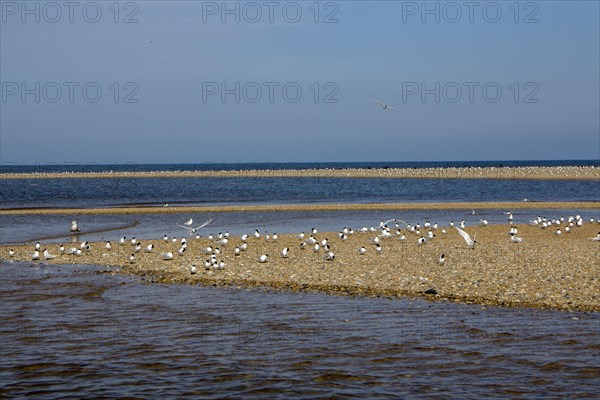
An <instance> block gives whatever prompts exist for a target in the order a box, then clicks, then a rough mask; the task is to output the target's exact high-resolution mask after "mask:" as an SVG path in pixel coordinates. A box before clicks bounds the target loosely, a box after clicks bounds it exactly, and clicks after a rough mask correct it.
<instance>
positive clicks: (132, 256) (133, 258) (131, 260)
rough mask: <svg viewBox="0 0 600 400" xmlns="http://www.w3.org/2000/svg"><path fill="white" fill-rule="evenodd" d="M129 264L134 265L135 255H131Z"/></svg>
mask: <svg viewBox="0 0 600 400" xmlns="http://www.w3.org/2000/svg"><path fill="white" fill-rule="evenodd" d="M129 263H130V264H134V263H135V254H132V255H130V256H129Z"/></svg>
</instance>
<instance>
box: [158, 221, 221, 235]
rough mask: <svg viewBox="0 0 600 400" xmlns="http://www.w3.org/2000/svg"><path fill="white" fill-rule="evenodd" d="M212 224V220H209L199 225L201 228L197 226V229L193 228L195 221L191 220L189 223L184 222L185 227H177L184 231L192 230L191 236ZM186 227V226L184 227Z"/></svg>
mask: <svg viewBox="0 0 600 400" xmlns="http://www.w3.org/2000/svg"><path fill="white" fill-rule="evenodd" d="M211 222H212V219H209V220H206V221H204V222H203V223H202V225H199V226H197V227H195V228H192V224H193V223H194V220H193V219H191V218H190V220H189V221H186V222H184V223H183V225H179V224H177V226H179V227H180V228H183V229H189V230H190V234H192V233H196V231H197V230H198V229H201V228H204V227H205V226H207V225H208V224H210V223H211ZM184 225H185V226H184ZM165 236H166V235H165Z"/></svg>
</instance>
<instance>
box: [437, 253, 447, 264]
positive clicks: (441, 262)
mask: <svg viewBox="0 0 600 400" xmlns="http://www.w3.org/2000/svg"><path fill="white" fill-rule="evenodd" d="M445 263H446V255H445V254H443V253H442V255H441V256H440V258H438V264H439V265H444V264H445Z"/></svg>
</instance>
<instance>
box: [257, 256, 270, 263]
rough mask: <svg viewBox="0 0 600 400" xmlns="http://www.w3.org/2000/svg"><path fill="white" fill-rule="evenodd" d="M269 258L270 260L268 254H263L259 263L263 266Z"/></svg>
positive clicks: (259, 258)
mask: <svg viewBox="0 0 600 400" xmlns="http://www.w3.org/2000/svg"><path fill="white" fill-rule="evenodd" d="M268 258H269V255H268V254H263V255H262V256H260V257H258V262H259V263H261V264H262V263H266V262H267V259H268Z"/></svg>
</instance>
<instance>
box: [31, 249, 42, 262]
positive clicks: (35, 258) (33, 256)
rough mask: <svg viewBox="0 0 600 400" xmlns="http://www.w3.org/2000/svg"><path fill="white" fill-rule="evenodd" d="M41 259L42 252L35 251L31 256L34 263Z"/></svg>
mask: <svg viewBox="0 0 600 400" xmlns="http://www.w3.org/2000/svg"><path fill="white" fill-rule="evenodd" d="M39 259H40V252H39V251H38V250H36V251H34V252H33V254H32V255H31V260H32V261H37V260H39Z"/></svg>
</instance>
